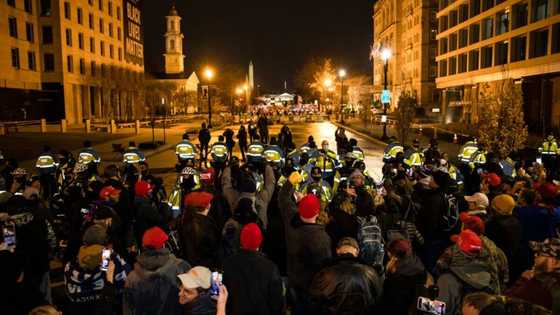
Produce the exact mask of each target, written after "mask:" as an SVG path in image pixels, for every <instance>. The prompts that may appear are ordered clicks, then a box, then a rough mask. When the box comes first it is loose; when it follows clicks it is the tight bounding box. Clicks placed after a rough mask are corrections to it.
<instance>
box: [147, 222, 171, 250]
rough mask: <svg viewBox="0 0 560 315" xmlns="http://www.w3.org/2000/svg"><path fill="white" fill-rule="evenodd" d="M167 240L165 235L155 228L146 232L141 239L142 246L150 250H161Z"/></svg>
mask: <svg viewBox="0 0 560 315" xmlns="http://www.w3.org/2000/svg"><path fill="white" fill-rule="evenodd" d="M168 238H169V237H168V236H167V234H166V233H165V232H164V231H163V230H162V229H161V228H159V227H157V226H156V227H153V228H150V229H148V230H146V232H145V233H144V237H142V246H143V247H144V248H150V249H161V248H163V246H165V242H167V239H168Z"/></svg>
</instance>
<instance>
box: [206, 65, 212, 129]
mask: <svg viewBox="0 0 560 315" xmlns="http://www.w3.org/2000/svg"><path fill="white" fill-rule="evenodd" d="M204 76H205V77H206V80H207V81H208V128H212V96H211V94H212V89H211V88H210V82H211V81H212V78H214V70H212V68H210V67H206V70H204Z"/></svg>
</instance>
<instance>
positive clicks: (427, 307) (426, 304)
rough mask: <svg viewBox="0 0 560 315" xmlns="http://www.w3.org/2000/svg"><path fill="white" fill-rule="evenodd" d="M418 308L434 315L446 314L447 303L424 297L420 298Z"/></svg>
mask: <svg viewBox="0 0 560 315" xmlns="http://www.w3.org/2000/svg"><path fill="white" fill-rule="evenodd" d="M417 308H418V310H419V311H422V312H426V313H430V314H434V315H444V314H445V302H441V301H437V300H430V299H428V298H426V297H422V296H421V297H419V298H418V304H417Z"/></svg>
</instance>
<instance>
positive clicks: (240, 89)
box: [235, 88, 243, 95]
mask: <svg viewBox="0 0 560 315" xmlns="http://www.w3.org/2000/svg"><path fill="white" fill-rule="evenodd" d="M235 94H237V95H241V94H243V89H242V88H237V89H236V90H235Z"/></svg>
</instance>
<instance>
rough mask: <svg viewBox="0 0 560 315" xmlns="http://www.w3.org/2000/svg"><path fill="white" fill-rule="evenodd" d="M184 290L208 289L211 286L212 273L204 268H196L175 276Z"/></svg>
mask: <svg viewBox="0 0 560 315" xmlns="http://www.w3.org/2000/svg"><path fill="white" fill-rule="evenodd" d="M177 277H178V278H179V280H181V284H182V285H183V287H184V288H186V289H196V288H202V289H209V288H210V285H211V279H212V272H211V271H210V269H208V268H206V267H201V266H197V267H194V268H192V269H191V270H189V272H187V273H184V274H180V275H178V276H177Z"/></svg>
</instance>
